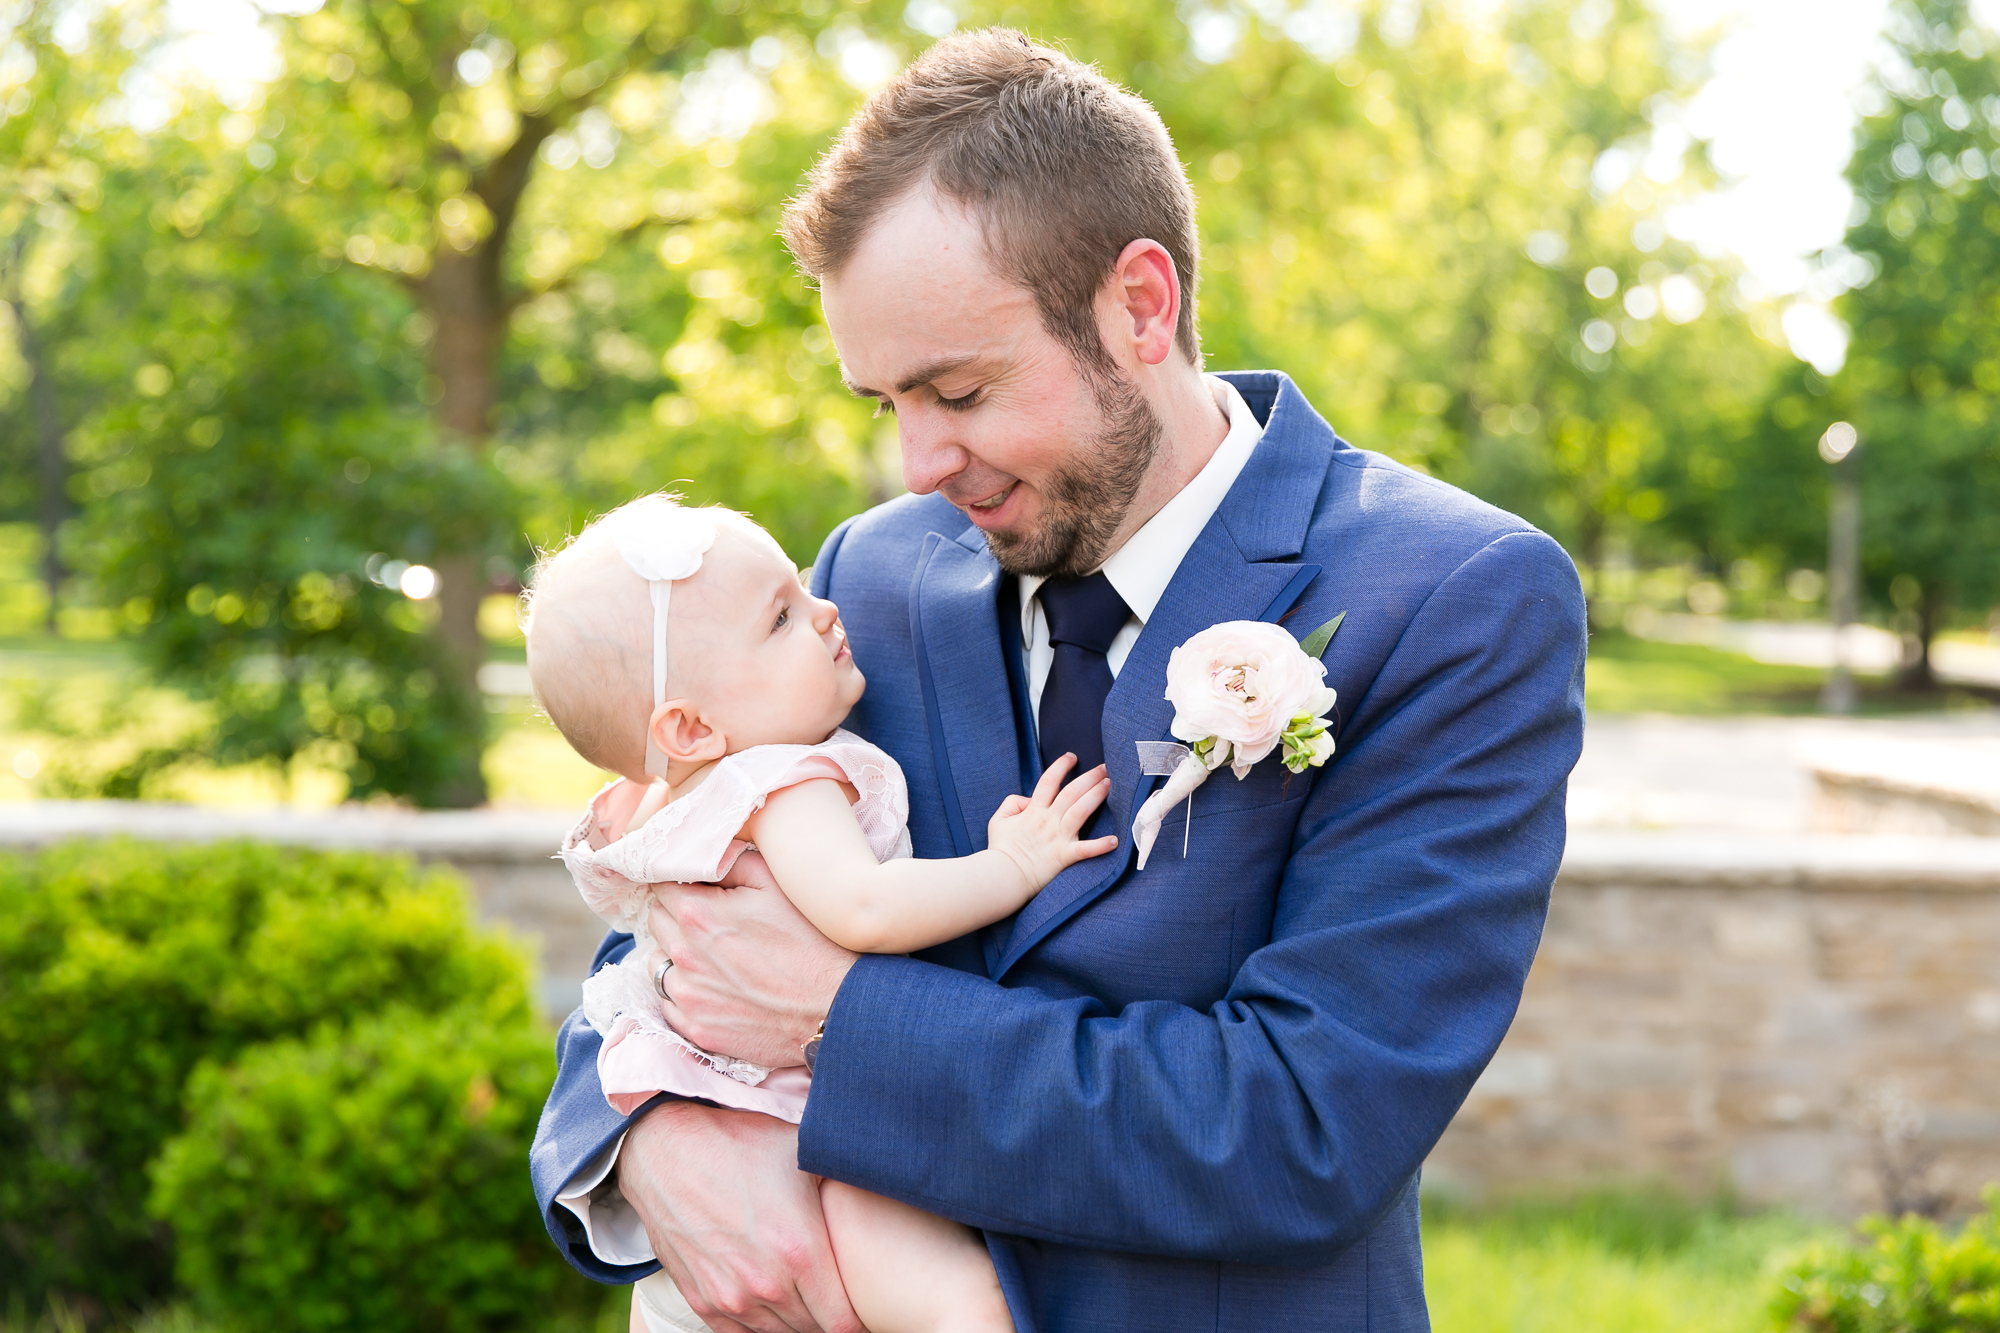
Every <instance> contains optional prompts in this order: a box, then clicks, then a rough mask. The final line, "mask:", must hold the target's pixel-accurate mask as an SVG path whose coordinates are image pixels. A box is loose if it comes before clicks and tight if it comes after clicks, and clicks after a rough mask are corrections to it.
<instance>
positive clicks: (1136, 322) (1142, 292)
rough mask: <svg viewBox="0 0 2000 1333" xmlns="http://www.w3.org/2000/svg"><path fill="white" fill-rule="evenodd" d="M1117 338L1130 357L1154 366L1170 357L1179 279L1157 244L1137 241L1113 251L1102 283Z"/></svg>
mask: <svg viewBox="0 0 2000 1333" xmlns="http://www.w3.org/2000/svg"><path fill="white" fill-rule="evenodd" d="M1107 286H1108V288H1109V292H1110V297H1111V304H1112V310H1113V314H1114V318H1115V319H1116V321H1117V324H1116V328H1117V334H1119V335H1122V336H1123V337H1124V338H1127V339H1130V346H1131V348H1132V351H1133V354H1134V355H1136V356H1137V357H1138V358H1139V360H1141V361H1143V362H1145V363H1146V364H1147V365H1149V366H1157V365H1159V364H1160V363H1161V362H1162V361H1165V360H1166V359H1167V358H1168V357H1169V356H1171V355H1172V354H1173V350H1174V333H1175V331H1176V327H1177V326H1178V324H1179V323H1180V317H1181V280H1180V274H1178V273H1177V272H1175V271H1174V257H1173V256H1172V255H1170V254H1168V253H1167V249H1166V247H1165V246H1163V245H1161V244H1160V243H1159V242H1158V241H1149V240H1145V239H1144V238H1141V239H1139V240H1136V241H1133V242H1132V243H1131V244H1129V245H1127V246H1126V247H1125V248H1124V250H1122V251H1120V252H1119V255H1118V262H1117V263H1115V264H1113V265H1112V266H1111V277H1110V279H1109V281H1108V283H1107Z"/></svg>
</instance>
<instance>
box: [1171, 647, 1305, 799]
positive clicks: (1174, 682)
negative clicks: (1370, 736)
mask: <svg viewBox="0 0 2000 1333" xmlns="http://www.w3.org/2000/svg"><path fill="white" fill-rule="evenodd" d="M1325 679H1326V666H1325V664H1324V663H1322V662H1320V661H1319V660H1318V659H1317V658H1312V657H1307V656H1306V654H1305V650H1304V649H1302V648H1300V647H1299V641H1298V640H1297V639H1294V638H1293V637H1292V636H1291V633H1290V632H1289V631H1287V630H1285V629H1282V628H1280V627H1279V626H1277V625H1270V624H1266V623H1264V622H1262V621H1257V620H1230V621H1225V622H1224V623H1222V624H1220V625H1211V626H1210V627H1209V628H1207V629H1205V630H1203V631H1202V632H1201V633H1199V634H1197V635H1195V636H1194V637H1193V638H1191V639H1189V640H1188V641H1187V642H1186V643H1184V644H1182V645H1181V646H1180V647H1178V648H1176V649H1174V651H1173V655H1172V656H1171V657H1169V658H1168V659H1167V701H1168V702H1169V703H1171V704H1172V705H1173V706H1174V725H1173V733H1174V735H1175V736H1176V737H1177V738H1179V739H1180V740H1184V741H1189V742H1193V741H1198V740H1201V739H1203V738H1204V737H1208V736H1214V737H1216V738H1217V740H1218V742H1226V743H1227V745H1228V748H1229V754H1228V759H1229V762H1230V766H1231V767H1232V768H1233V769H1234V770H1235V771H1236V776H1237V777H1238V778H1242V777H1244V776H1245V775H1246V774H1248V773H1249V771H1250V766H1251V765H1252V764H1254V763H1256V762H1257V761H1258V760H1260V759H1262V758H1263V757H1264V756H1265V755H1267V754H1269V753H1271V751H1272V750H1273V749H1274V748H1276V746H1277V744H1278V738H1279V737H1280V736H1282V735H1283V734H1284V731H1285V728H1286V727H1287V726H1289V725H1291V721H1292V719H1293V718H1295V717H1300V716H1303V715H1311V716H1317V715H1318V714H1319V713H1321V712H1323V711H1324V710H1325V709H1327V708H1330V707H1332V705H1333V691H1332V690H1330V689H1328V688H1327V687H1326V686H1325V684H1324V683H1323V682H1324V681H1325ZM1222 749H1223V745H1222V744H1220V743H1218V744H1217V746H1216V750H1217V751H1218V753H1214V754H1211V755H1210V757H1209V758H1210V763H1211V765H1212V766H1213V765H1216V764H1220V763H1221V762H1222V760H1223V755H1222V754H1221V753H1219V752H1220V751H1221V750H1222Z"/></svg>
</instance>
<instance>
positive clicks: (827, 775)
mask: <svg viewBox="0 0 2000 1333" xmlns="http://www.w3.org/2000/svg"><path fill="white" fill-rule="evenodd" d="M527 620H528V630H527V635H528V670H529V673H530V675H531V676H532V678H533V681H534V688H535V694H536V697H537V698H538V699H539V700H540V701H541V705H542V707H543V709H544V710H545V711H546V712H547V713H548V715H549V717H550V719H551V720H552V721H553V722H554V723H555V724H556V726H557V727H558V728H560V729H561V731H562V733H563V735H564V736H565V737H566V738H567V739H568V740H569V742H570V744H571V745H572V746H574V747H575V748H576V750H577V752H578V753H579V754H581V755H582V756H583V757H584V758H586V759H588V760H590V761H591V762H592V763H595V764H597V765H598V766H599V767H601V768H605V769H608V770H610V771H613V772H617V773H622V774H624V776H623V777H622V778H620V779H618V780H617V781H614V782H613V783H611V785H609V786H608V787H606V788H605V789H604V790H603V791H601V792H599V793H598V795H597V797H596V798H595V799H594V800H593V801H592V802H591V803H590V808H589V810H588V811H586V812H585V814H584V817H583V821H582V822H581V823H580V824H579V825H578V826H577V827H576V829H575V830H574V831H573V832H572V833H571V834H570V835H569V837H568V838H567V839H565V840H564V843H563V848H562V855H563V860H564V861H565V863H567V864H568V866H569V868H570V871H571V873H572V874H573V875H574V876H575V878H576V882H577V887H578V888H579V889H580V890H581V891H582V893H583V896H584V898H585V900H586V901H587V902H589V904H590V906H591V908H592V910H593V911H595V912H596V913H597V914H598V915H599V916H600V917H602V918H603V919H604V920H605V921H606V922H608V923H609V924H610V925H611V926H612V928H613V929H616V930H624V931H630V932H631V933H632V934H633V935H634V936H635V937H636V942H635V944H634V946H633V949H632V951H631V953H630V954H628V955H627V956H626V958H625V960H624V961H623V962H622V963H618V964H614V965H611V966H607V967H605V968H603V969H601V970H599V971H598V973H597V974H596V975H595V976H593V977H591V978H590V980H589V981H588V982H586V983H585V986H584V1014H585V1016H586V1018H588V1020H589V1021H590V1024H591V1026H592V1027H594V1028H595V1029H596V1030H597V1032H598V1033H599V1034H600V1035H601V1036H602V1037H603V1038H604V1041H603V1045H602V1047H601V1048H600V1050H599V1053H598V1073H599V1075H600V1077H601V1079H602V1081H603V1085H604V1093H605V1096H606V1098H607V1099H608V1100H609V1101H610V1102H611V1104H612V1105H613V1106H614V1107H616V1108H617V1109H618V1110H619V1111H620V1112H621V1113H623V1114H628V1115H629V1114H630V1113H631V1112H632V1111H633V1110H634V1109H635V1108H637V1107H638V1106H640V1105H642V1104H643V1103H644V1102H646V1101H647V1100H648V1099H649V1098H650V1097H652V1096H654V1095H655V1094H657V1093H659V1092H663V1091H664V1092H671V1093H675V1094H677V1095H680V1096H683V1097H699V1098H701V1099H703V1100H706V1101H710V1102H715V1103H719V1104H721V1105H724V1106H730V1107H736V1108H740V1109H744V1110H750V1111H759V1112H763V1113H764V1114H766V1115H772V1116H776V1117H778V1118H780V1119H783V1120H788V1121H791V1122H792V1123H794V1124H796V1123H798V1121H799V1119H800V1118H801V1116H802V1115H803V1113H804V1109H805V1100H806V1094H807V1089H808V1086H809V1076H808V1071H807V1070H806V1069H805V1068H804V1067H803V1066H800V1067H796V1068H791V1069H765V1068H763V1067H761V1066H758V1065H753V1064H750V1063H748V1062H746V1061H742V1060H734V1059H730V1058H728V1057H725V1056H721V1055H715V1054H711V1053H710V1052H707V1051H703V1050H701V1049H699V1048H698V1047H696V1046H695V1045H694V1044H693V1043H691V1042H689V1041H688V1040H687V1039H686V1038H684V1037H682V1036H681V1035H680V1034H679V1033H678V1032H675V1031H674V1030H673V1028H672V1027H671V1026H669V1025H668V1023H667V1021H666V1019H665V1017H664V1015H663V1013H662V1005H661V999H662V996H663V994H664V989H663V987H662V986H661V980H662V978H663V976H664V970H665V966H671V964H665V965H662V963H661V962H660V961H659V956H658V955H657V954H656V952H655V946H654V942H653V939H652V936H651V934H650V932H649V930H648V927H647V915H646V908H647V905H648V902H649V900H650V889H649V887H648V886H649V885H653V884H659V883H666V882H679V883H713V882H715V881H717V880H720V879H721V878H722V877H723V876H724V875H725V874H726V873H728V870H729V867H730V866H731V864H732V863H733V862H734V861H735V860H736V858H737V857H738V856H739V855H741V854H742V852H743V851H744V850H746V849H747V848H748V847H750V846H751V845H753V844H754V845H755V847H756V849H757V850H758V851H759V852H761V853H762V854H763V856H764V859H765V861H766V862H767V863H768V864H769V866H770V869H771V874H772V876H773V877H774V878H775V879H776V880H777V882H778V884H779V886H780V887H781V888H782V889H783V890H784V893H785V895H786V897H788V898H790V899H791V901H792V902H793V904H794V905H795V906H797V908H798V909H799V911H800V912H801V913H802V914H804V916H805V917H806V918H807V919H808V920H810V921H811V922H812V923H813V925H815V926H816V927H818V928H819V930H820V931H821V933H823V934H824V935H826V936H827V938H829V939H831V940H833V941H834V942H835V943H836V944H840V945H842V946H844V947H846V948H849V949H853V950H856V951H858V952H869V953H907V952H910V951H912V950H915V949H922V948H927V947H929V946H931V945H934V944H941V943H943V942H944V941H946V940H950V939H956V938H958V937H959V936H961V935H965V934H967V933H969V932H971V931H974V930H977V929H978V928H979V927H981V926H985V925H989V924H991V923H993V922H995V921H999V920H1001V919H1002V918H1004V917H1006V916H1008V915H1010V914H1011V913H1013V912H1016V911H1018V910H1020V908H1021V906H1022V905H1023V904H1024V903H1026V902H1027V901H1028V900H1029V899H1030V898H1032V897H1034V896H1035V894H1037V893H1038V892H1040V891H1041V889H1042V888H1043V887H1044V886H1045V885H1047V884H1048V882H1049V881H1050V880H1051V879H1053V878H1055V876H1056V875H1057V874H1058V873H1060V872H1061V871H1062V870H1063V869H1064V868H1065V867H1067V866H1070V865H1073V864H1075V863H1076V862H1078V861H1081V860H1085V859H1087V858H1089V857H1093V856H1101V855H1103V854H1104V853H1106V852H1108V851H1110V850H1111V849H1112V848H1114V847H1116V846H1117V844H1118V840H1117V839H1116V838H1115V837H1104V838H1095V839H1091V840H1088V841H1083V840H1079V838H1078V836H1077V834H1078V832H1079V830H1081V829H1082V828H1083V826H1084V824H1085V823H1086V822H1087V821H1088V820H1089V818H1090V816H1091V814H1092V812H1094V811H1095V810H1096V809H1097V808H1098V807H1099V806H1100V805H1101V804H1103V802H1104V799H1105V796H1106V794H1107V793H1108V792H1109V790H1110V785H1111V784H1110V781H1109V779H1107V778H1106V777H1105V776H1104V770H1103V769H1102V768H1097V769H1093V770H1091V771H1090V772H1088V773H1085V774H1083V775H1081V776H1080V777H1078V778H1076V779H1075V780H1073V781H1071V782H1069V783H1068V784H1067V785H1064V784H1063V777H1064V775H1065V774H1066V773H1067V772H1068V771H1069V768H1070V766H1071V764H1072V763H1073V757H1070V756H1065V757H1064V759H1063V760H1061V761H1058V762H1057V763H1056V764H1054V765H1053V766H1051V767H1050V769H1049V771H1048V772H1047V773H1045V774H1043V776H1042V779H1041V782H1040V783H1039V784H1038V785H1037V787H1036V789H1035V792H1034V795H1033V796H1028V797H1023V796H1010V797H1008V798H1007V800H1006V801H1005V802H1003V803H1002V805H1001V807H1000V809H999V811H998V812H997V813H996V814H995V815H994V816H993V819H992V821H991V822H990V823H989V824H988V826H987V850H985V851H983V852H977V853H975V854H973V855H971V856H965V857H958V858H955V859H952V860H937V861H929V860H926V861H919V860H913V859H911V857H910V834H909V829H908V827H907V825H908V819H909V795H908V792H907V790H906V788H905V786H904V782H903V774H902V770H901V769H900V768H898V767H897V765H896V761H895V760H894V759H891V758H890V757H889V756H888V755H887V754H885V753H884V752H882V751H881V750H879V749H877V748H875V747H874V746H873V745H870V744H869V743H868V742H866V741H864V740H862V739H861V738H859V737H858V736H855V735H853V734H851V733H849V732H846V731H842V730H840V723H841V721H842V719H844V718H845V717H846V716H847V713H848V710H849V709H851V708H852V707H853V706H854V704H855V702H856V701H857V700H859V699H860V697H861V691H862V688H863V685H864V683H865V682H864V681H863V680H862V677H861V673H860V671H858V670H856V668H855V665H854V658H853V656H852V654H850V653H849V651H848V647H847V635H846V632H845V630H843V629H842V627H841V624H840V613H839V611H838V610H837V609H836V608H835V607H834V605H833V604H832V603H831V602H827V601H822V600H821V599H819V598H817V597H814V596H812V594H811V593H809V592H808V591H807V590H806V589H805V588H804V587H803V586H801V583H800V580H799V575H798V571H797V570H796V569H795V568H794V567H793V565H792V563H791V561H790V560H789V559H787V558H786V556H785V553H784V551H783V550H782V549H780V548H779V546H778V544H777V542H776V541H774V540H773V539H772V538H771V536H770V534H769V533H767V532H765V531H764V530H763V529H762V528H760V527H758V526H757V525H756V524H755V523H752V522H751V521H750V520H749V519H747V518H744V517H743V516H741V515H738V514H734V513H731V512H729V511H726V510H720V509H689V508H684V507H682V506H681V505H679V504H678V503H676V502H675V500H673V499H672V498H670V497H667V496H662V495H649V496H646V497H645V498H643V499H639V500H635V501H633V502H632V503H630V504H628V505H626V506H624V507H623V508H621V509H618V510H615V511H613V512H612V513H610V514H608V515H606V516H605V517H604V518H603V519H601V520H599V521H598V522H597V523H595V524H593V525H591V526H590V527H589V528H587V529H585V530H584V532H583V533H582V534H581V535H579V536H578V537H577V538H576V540H575V541H573V542H572V543H570V545H569V546H567V547H565V548H564V549H563V550H561V551H560V552H558V553H556V554H554V555H552V556H548V557H546V558H545V559H544V560H543V561H542V564H541V566H540V567H539V569H538V570H537V571H536V574H535V577H534V586H533V588H532V590H531V592H530V594H529V614H528V617H527ZM655 968H659V969H660V971H659V973H658V974H656V973H655V971H654V969H655ZM820 1201H821V1204H822V1208H823V1211H824V1213H825V1216H826V1223H827V1233H828V1236H829V1238H830V1239H831V1241H832V1243H833V1250H834V1257H835V1261H836V1262H837V1263H838V1265H839V1267H840V1276H841V1280H842V1282H843V1283H844V1285H845V1286H846V1288H847V1295H848V1299H849V1301H850V1302H851V1303H852V1304H853V1306H854V1310H855V1313H856V1315H857V1316H858V1317H859V1318H860V1320H861V1322H862V1323H863V1324H864V1325H866V1326H867V1327H868V1328H869V1329H870V1330H872V1331H873V1333H932V1331H933V1330H935V1331H937V1333H942V1331H944V1330H953V1331H954V1333H957V1331H960V1330H963V1331H965V1333H971V1331H972V1330H980V1331H982V1333H983V1331H984V1330H989V1329H990V1330H1008V1331H1011V1330H1012V1329H1013V1323H1012V1321H1011V1319H1010V1318H1009V1316H1008V1313H1007V1306H1006V1302H1005V1300H1004V1299H1003V1298H1002V1296H1001V1293H1000V1285H999V1281H998V1279H997V1278H996V1277H995V1275H994V1271H993V1265H992V1262H991V1260H989V1259H988V1257H987V1254H986V1249H985V1247H984V1246H983V1245H982V1244H981V1243H980V1241H979V1238H978V1236H977V1234H976V1233H975V1232H973V1231H971V1230H969V1229H967V1228H965V1227H962V1226H959V1225H957V1224H955V1223H952V1222H947V1221H945V1220H944V1219H942V1218H938V1217H934V1216H932V1215H930V1214H928V1213H924V1212H921V1211H919V1210H917V1209H915V1208H911V1207H909V1206H908V1205H905V1204H902V1203H897V1202H895V1201H893V1200H890V1199H885V1198H882V1197H881V1196H879V1195H875V1194H870V1193H867V1192H866V1191H863V1190H859V1189H855V1188H853V1187H852V1186H848V1185H843V1184H841V1183H839V1182H838V1181H832V1180H829V1181H825V1182H823V1183H822V1184H821V1186H820ZM662 1284H665V1289H664V1290H663V1289H662ZM633 1310H634V1319H633V1326H634V1328H635V1329H636V1328H641V1327H643V1328H646V1329H650V1330H653V1333H668V1330H670V1329H673V1328H690V1329H691V1328H699V1327H700V1325H699V1324H698V1323H694V1322H690V1320H691V1318H692V1316H691V1315H690V1314H689V1313H688V1312H687V1307H686V1305H685V1304H684V1303H683V1302H681V1301H680V1300H679V1298H678V1293H676V1292H673V1291H672V1290H671V1283H670V1282H669V1281H668V1279H667V1278H666V1276H665V1275H664V1274H659V1275H656V1276H655V1277H652V1278H648V1279H645V1280H644V1281H642V1282H641V1283H640V1284H639V1286H638V1289H637V1290H636V1291H635V1292H634V1299H633Z"/></svg>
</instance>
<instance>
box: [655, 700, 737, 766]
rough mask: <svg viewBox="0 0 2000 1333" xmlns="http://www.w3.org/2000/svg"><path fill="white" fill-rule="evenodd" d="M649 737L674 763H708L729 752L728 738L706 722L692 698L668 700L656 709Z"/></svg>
mask: <svg viewBox="0 0 2000 1333" xmlns="http://www.w3.org/2000/svg"><path fill="white" fill-rule="evenodd" d="M649 734H650V735H651V736H652V738H653V744H655V745H657V746H659V747H660V752H661V753H662V754H664V755H666V757H667V758H668V759H669V760H671V761H673V762H675V763H681V764H708V763H713V762H714V761H715V760H717V759H720V758H722V756H723V755H725V754H727V753H729V740H728V738H727V737H726V736H724V735H723V734H722V732H721V731H720V730H719V729H718V728H715V727H711V726H709V725H708V724H707V723H705V722H703V721H702V720H701V712H700V710H698V709H697V708H696V707H695V706H694V702H693V701H692V700H689V699H669V700H667V701H666V702H665V703H663V704H661V705H660V706H659V707H658V708H655V709H654V710H653V720H652V722H651V723H650V724H649Z"/></svg>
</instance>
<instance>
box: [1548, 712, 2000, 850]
mask: <svg viewBox="0 0 2000 1333" xmlns="http://www.w3.org/2000/svg"><path fill="white" fill-rule="evenodd" d="M1819 763H1833V764H1837V765H1838V766H1839V767H1841V768H1843V769H1847V770H1850V771H1852V770H1854V769H1856V768H1860V769H1864V770H1865V769H1870V768H1877V769H1881V770H1884V771H1891V770H1907V769H1908V768H1909V767H1910V766H1911V765H1912V764H1913V763H1924V764H1928V765H1930V766H1931V767H1933V768H1934V769H1935V770H1936V771H1937V772H1939V773H1941V774H1948V773H1955V774H1957V775H1959V781H1961V782H1962V783H1964V784H1967V785H1974V784H1976V785H1982V786H1983V785H1985V782H1987V781H1991V780H1993V777H1994V775H2000V709H1990V710H1980V711H1976V712H1966V713H1942V714H1933V715H1929V716H1925V717H1918V718H1866V719H1856V718H1819V717H1798V718H1792V717H1721V718H1712V717H1666V716H1653V715H1640V716H1622V715H1621V716H1597V717H1592V718H1591V719H1590V722H1589V725H1588V727H1587V728H1586V730H1585V733H1584V742H1583V759H1582V760H1581V762H1579V763H1578V764H1577V768H1576V773H1575V775H1574V776H1573V777H1572V778H1571V780H1570V793H1569V816H1570V824H1571V827H1572V828H1575V829H1578V830H1585V829H1631V830H1643V829H1690V830H1695V829H1702V830H1713V831H1718V832H1721V831H1733V832H1742V833H1799V832H1804V831H1805V830H1806V829H1807V827H1808V809H1809V806H1810V803H1811V798H1812V794H1813V790H1814V783H1813V778H1812V769H1813V767H1814V766H1815V765H1816V764H1819Z"/></svg>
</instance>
